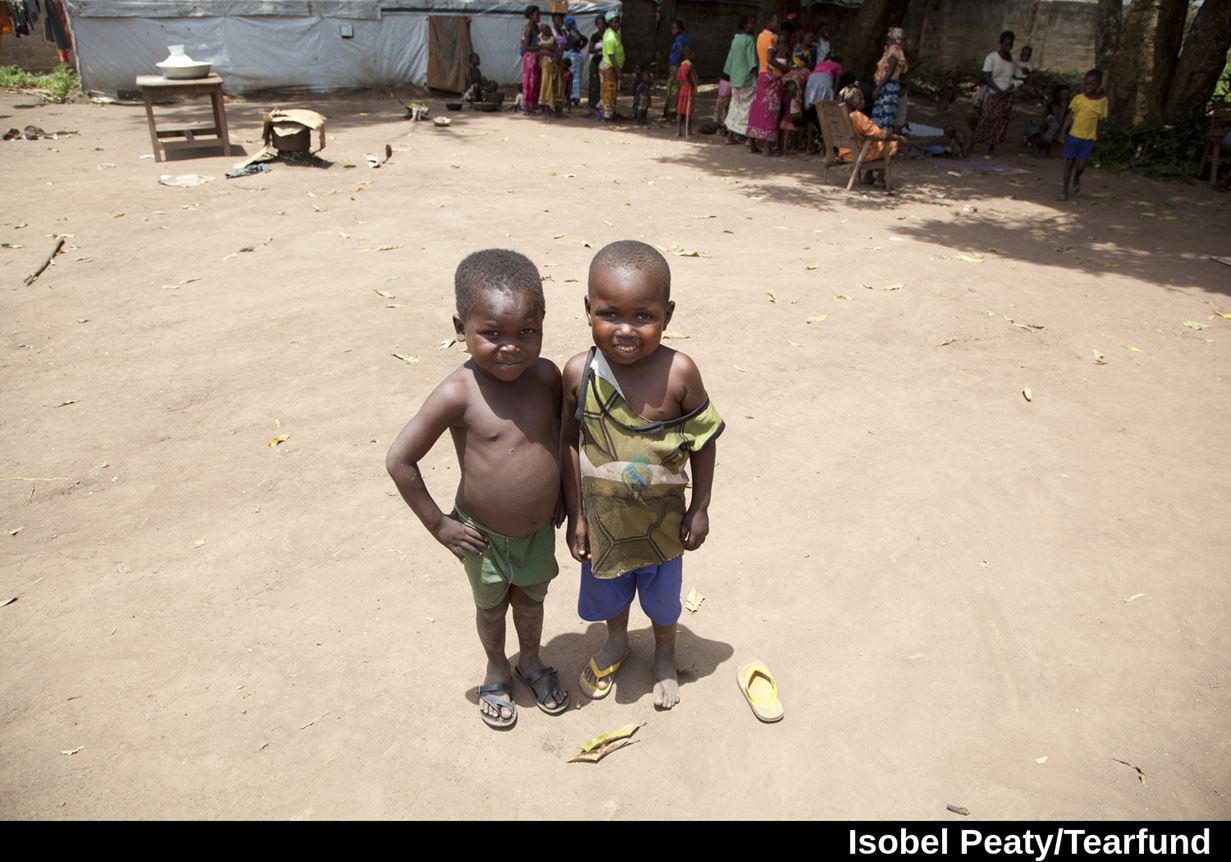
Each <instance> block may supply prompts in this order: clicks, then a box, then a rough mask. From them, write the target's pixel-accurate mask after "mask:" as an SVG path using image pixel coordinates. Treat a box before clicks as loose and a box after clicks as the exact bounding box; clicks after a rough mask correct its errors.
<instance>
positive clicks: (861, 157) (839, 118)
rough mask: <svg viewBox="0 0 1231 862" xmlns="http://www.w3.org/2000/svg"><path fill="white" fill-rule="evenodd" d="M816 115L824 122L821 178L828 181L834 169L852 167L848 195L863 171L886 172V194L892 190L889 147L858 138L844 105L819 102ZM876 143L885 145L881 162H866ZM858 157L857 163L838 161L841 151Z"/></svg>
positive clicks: (847, 185) (869, 139)
mask: <svg viewBox="0 0 1231 862" xmlns="http://www.w3.org/2000/svg"><path fill="white" fill-rule="evenodd" d="M816 114H817V117H818V118H819V119H820V121H821V138H822V147H823V149H824V154H825V162H824V164H823V165H822V166H821V167H822V171H823V173H822V176H823V177H824V178H825V179H828V178H829V169H830V168H831V167H833V166H834V165H852V166H853V169H852V170H851V179H850V181H849V182H848V183H847V184H846V190H847V191H848V192H849V191H850V190H851V189H852V188H853V187H854V186H855V178H856V177H858V176H859V172H860V171H884V172H885V191H889V190H890V189H891V188H892V185H890V171H891V167H892V162H893V154H892V153H891V152H890V151H889V150H890V148H889V143H888V142H887V141H885V142H879V141H875V140H873V139H872V138H861V137H859V136H858V135H856V134H855V129H854V127H853V126H852V125H851V117H850V114H848V113H847V112H846V107H845V106H844V105H843V104H842V103H841V102H817V103H816ZM875 143H884V144H885V148H884V155H883V156H882V157H881V158H879V159H869V160H866V161H865V157H866V156H867V154H868V150H869V149H871V147H872V145H873V144H875ZM844 147H845V148H846V149H848V150H850V151H851V152H852V153H856V154H857V155H856V158H855V161H854V162H848V161H845V160H843V159H841V158H839V157H838V153H839V152H840V150H841V149H842V148H844Z"/></svg>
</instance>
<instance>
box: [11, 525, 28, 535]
mask: <svg viewBox="0 0 1231 862" xmlns="http://www.w3.org/2000/svg"><path fill="white" fill-rule="evenodd" d="M25 528H26V525H25V524H22V525H21V526H20V527H18V528H17V529H16V530H9V535H10V536H16V535H17V534H18V533H20V532H21V531H22V530H24V529H25Z"/></svg>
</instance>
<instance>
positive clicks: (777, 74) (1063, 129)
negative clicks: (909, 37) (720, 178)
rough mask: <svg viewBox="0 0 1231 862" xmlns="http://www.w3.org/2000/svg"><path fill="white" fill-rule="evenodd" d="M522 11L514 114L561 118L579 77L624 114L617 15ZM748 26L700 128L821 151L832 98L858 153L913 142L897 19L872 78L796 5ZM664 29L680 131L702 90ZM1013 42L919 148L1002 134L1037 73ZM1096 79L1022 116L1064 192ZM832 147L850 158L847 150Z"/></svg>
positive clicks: (689, 54)
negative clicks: (958, 117)
mask: <svg viewBox="0 0 1231 862" xmlns="http://www.w3.org/2000/svg"><path fill="white" fill-rule="evenodd" d="M525 17H526V26H525V28H524V30H523V32H522V37H521V43H520V49H521V56H522V87H521V96H520V101H521V108H522V110H524V111H526V112H527V113H545V114H550V115H559V114H560V113H562V112H563V111H564V110H565V109H571V108H572V107H577V106H580V105H581V89H582V79H583V77H588V79H589V103H590V107H591V108H592V109H593V110H594V112H595V115H596V117H597V118H598V119H599V120H605V121H611V120H615V119H621V117H619V115H618V114H617V113H616V102H617V97H618V94H619V91H620V76H621V72H622V70H623V68H624V46H623V43H622V41H621V38H620V25H621V21H620V13H619V11H611V12H608V13H606V14H605V15H600V16H598V17H597V18H596V19H595V22H594V23H595V27H596V31H595V33H594V34H593V35H591V36H590V37H589V38H588V39H587V38H586V37H585V36H583V35H582V33H581V32H580V30H579V29H578V27H577V21H576V19H575V18H573V17H572V16H566V15H563V14H553V15H552V16H551V24H550V25H547V24H543V23H541V21H540V17H541V15H540V10H539V8H538V7H537V6H528V7H526V10H525ZM754 33H756V29H755V20H754V18H753V17H752V16H747V15H746V16H744V17H742V18H740V19H739V22H738V24H737V26H736V32H735V35H734V37H733V38H732V40H731V44H730V48H729V49H728V51H727V57H726V62H725V63H724V64H723V69H722V75H721V79H720V80H719V82H718V101H717V105H716V110H715V115H714V118H713V121H712V123H707V126H709V127H710V128H707V129H705V130H706V131H711V132H713V131H718V132H720V133H721V134H722V135H725V136H726V138H727V143H728V144H746V145H747V146H748V149H749V150H750V151H751V152H754V153H755V152H762V151H763V152H765V153H766V154H768V155H784V154H790V153H792V152H804V153H808V152H819V151H820V147H821V146H822V145H823V144H822V140H821V135H820V125H821V124H820V118H819V115H818V105H819V104H820V103H822V102H829V101H834V100H836V101H838V102H840V103H841V104H842V105H843V106H844V107H845V108H846V110H847V113H848V115H849V117H850V122H851V128H852V130H853V131H854V132H855V134H856V135H857V136H858V137H859V138H862V139H865V140H867V139H870V140H871V141H872V144H871V146H870V147H869V149H868V152H867V153H865V156H864V158H865V160H868V161H874V160H876V159H879V158H881V157H882V156H884V155H885V154H889V155H893V154H895V153H897V151H898V149H899V145H900V144H908V143H910V139H909V138H908V136H907V134H906V131H907V126H908V123H907V117H906V107H907V102H906V86H907V85H906V76H907V73H908V72H909V70H910V65H911V64H910V61H909V58H908V57H907V55H906V49H905V47H904V44H903V42H904V37H905V34H904V33H903V31H902V28H901V27H891V28H889V30H888V32H887V33H886V34H885V40H884V44H883V46H882V51H881V56H880V59H879V60H878V61H877V64H876V71H875V73H874V74H873V76H872V79H871V80H870V81H864V80H859V79H858V78H857V77H856V75H855V74H853V73H852V72H850V71H844V70H843V68H842V65H841V64H840V63H839V62H838V60H837V58H836V57H835V56H834V55H833V51H832V45H831V42H830V33H829V26H828V24H827V23H825V22H818V23H814V24H808V25H801V23H800V20H799V15H798V13H795V12H792V13H790V14H788V15H786V16H780V15H778V14H777V13H774V14H771V15H770V16H769V18H768V20H766V22H765V25H764V27H763V28H762V29H761V30H760V32H759V33H757V34H756V35H755V36H754ZM671 36H672V42H671V48H670V53H669V55H668V76H667V92H666V97H665V99H664V101H663V105H662V115H661V116H662V119H664V120H670V119H671V118H672V117H674V118H675V119H676V122H677V134H678V135H679V136H681V137H688V136H689V134H690V132H691V124H692V118H693V116H694V114H695V109H696V97H697V91H698V89H699V86H700V81H699V79H698V77H697V72H696V67H695V65H694V62H693V52H694V45H693V42H692V38H691V37H690V36H689V35H688V34H687V32H686V28H685V25H684V22H683V21H682V20H679V19H677V20H675V21H674V22H672V24H671ZM1015 41H1016V37H1015V36H1014V34H1013V32H1012V31H1008V30H1006V31H1005V32H1003V33H1001V34H1000V40H999V47H998V49H997V50H996V51H993V52H991V53H989V54H988V55H987V57H986V58H985V60H984V62H983V81H982V84H981V86H980V87H979V90H978V91H977V92H976V94H975V97H974V101H973V104H972V107H971V108H970V110H969V112H968V113H967V117H966V123H967V126H968V130H966V129H959V128H958V127H957V124H949V125H946V126H944V128H943V130H941V129H933V130H932V135H931V139H930V140H929V141H928V142H927V143H926V144H925V145H922V146H920V150H921V151H922V152H923V153H924V154H927V155H938V156H948V157H952V158H962V159H964V158H968V157H969V156H970V155H971V153H972V151H973V149H974V147H976V146H978V145H980V144H982V145H985V146H986V147H987V154H988V156H991V155H992V154H993V153H994V152H995V149H996V147H997V146H999V145H1000V144H1002V143H1003V142H1004V139H1005V137H1006V135H1007V133H1008V128H1009V121H1010V119H1011V117H1012V112H1013V101H1014V94H1015V92H1016V91H1017V90H1018V89H1019V88H1020V87H1021V86H1022V84H1023V83H1024V82H1025V81H1026V79H1027V77H1028V76H1029V75H1030V73H1031V71H1032V70H1033V65H1032V63H1031V59H1032V51H1031V48H1030V46H1029V45H1026V46H1024V47H1023V48H1022V49H1021V51H1020V52H1019V53H1018V54H1017V56H1014V54H1013V47H1014V43H1015ZM472 66H473V67H474V68H475V69H476V70H477V57H475V58H472ZM587 69H588V76H587V75H585V72H586V71H587ZM632 74H633V86H632V92H633V119H634V120H635V121H637V122H639V123H643V124H645V123H648V122H649V113H650V102H651V96H652V91H653V83H652V80H651V78H650V74H649V71H648V70H647V69H645V68H644V67H642V66H637V67H636V68H635V69H634V70H633V71H632ZM483 80H484V79H482V77H481V75H478V74H477V72H476V77H475V83H478V84H482V83H483ZM468 83H470V80H469V78H468ZM487 83H490V82H487ZM1101 86H1102V73H1101V72H1100V71H1099V70H1097V69H1094V70H1091V71H1090V72H1089V73H1087V75H1086V76H1085V79H1084V81H1083V85H1082V92H1081V93H1079V94H1078V95H1077V96H1073V97H1072V98H1070V96H1069V91H1068V88H1067V87H1063V86H1057V87H1056V88H1054V89H1053V91H1052V94H1051V98H1050V100H1049V102H1048V105H1047V106H1046V109H1045V113H1044V115H1043V118H1042V120H1041V121H1031V122H1030V123H1028V124H1027V128H1026V134H1025V139H1024V140H1025V143H1026V145H1027V146H1029V147H1031V148H1033V149H1034V150H1036V151H1038V152H1041V153H1043V154H1049V153H1050V151H1051V148H1052V147H1053V146H1054V145H1056V144H1058V143H1063V144H1064V146H1065V160H1066V174H1065V176H1066V179H1065V191H1064V197H1067V196H1068V195H1069V194H1070V193H1071V192H1076V191H1078V190H1080V183H1081V174H1082V171H1084V169H1085V166H1086V163H1087V162H1088V160H1089V158H1090V155H1091V151H1092V149H1093V142H1094V140H1096V139H1097V137H1098V129H1099V124H1100V122H1101V121H1102V120H1103V119H1104V118H1106V116H1107V99H1106V97H1105V96H1103V95H1102V93H1101ZM940 132H943V134H940ZM1074 140H1076V141H1078V142H1081V143H1074ZM912 151H913V150H912ZM838 155H839V158H842V159H846V160H851V161H853V160H854V159H855V154H854V153H852V152H850V150H849V149H843V150H841V151H840V152H839V153H838ZM877 179H878V177H877V175H876V173H873V172H869V173H867V174H865V176H864V177H863V181H864V182H867V183H873V182H876V181H877Z"/></svg>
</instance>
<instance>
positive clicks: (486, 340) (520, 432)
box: [385, 249, 568, 729]
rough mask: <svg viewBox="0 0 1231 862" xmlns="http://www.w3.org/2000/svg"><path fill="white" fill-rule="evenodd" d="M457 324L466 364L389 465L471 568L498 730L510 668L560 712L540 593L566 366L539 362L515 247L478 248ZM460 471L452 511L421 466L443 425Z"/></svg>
mask: <svg viewBox="0 0 1231 862" xmlns="http://www.w3.org/2000/svg"><path fill="white" fill-rule="evenodd" d="M454 287H455V290H456V294H457V313H456V314H455V315H454V316H453V326H454V328H455V329H456V330H457V338H458V340H459V341H462V340H464V341H465V342H466V349H467V351H468V352H469V353H470V359H469V360H467V361H466V363H465V364H463V365H462V366H461V367H460V368H458V369H457V370H456V371H454V372H453V373H452V374H450V375H449V376H448V377H446V378H445V379H444V381H443V382H441V384H440V385H439V386H437V387H436V389H435V390H434V391H433V392H432V393H431V394H430V395H428V397H427V400H425V401H424V402H423V406H422V407H420V408H419V412H418V414H417V415H416V416H415V417H414V418H413V419H411V420H410V422H409V423H408V424H407V425H406V427H405V428H404V429H402V433H401V434H399V435H398V437H397V439H396V440H394V441H393V445H392V446H391V447H390V448H389V455H388V457H387V458H386V461H385V466H386V467H387V468H388V470H389V475H390V476H392V477H393V481H394V484H396V485H397V488H398V491H400V492H401V494H402V498H403V499H404V500H405V501H406V503H407V505H409V506H410V508H411V510H412V511H413V512H414V513H415V515H417V516H418V518H419V520H420V521H421V522H423V526H424V527H426V528H427V530H428V532H429V533H431V534H432V536H433V537H434V538H435V539H436V541H438V542H440V544H442V545H444V546H445V547H446V548H448V550H449V552H450V553H451V554H453V555H454V556H456V557H457V558H458V559H459V560H460V561H462V563H463V565H464V566H465V569H466V576H467V577H468V578H469V580H470V588H471V592H472V594H473V596H474V603H475V607H476V609H477V611H476V614H475V621H476V623H477V625H478V629H479V640H480V642H481V643H482V644H483V649H484V651H485V652H486V653H487V674H486V676H485V677H484V679H483V684H482V685H481V686H480V687H479V710H480V717H481V718H482V719H483V721H484V722H485V723H487V724H488V725H490V726H491V727H494V728H497V729H506V728H509V727H512V726H513V724H514V723H515V722H516V721H517V707H516V705H515V704H514V703H513V699H512V693H513V680H512V671H513V670H515V671H516V673H517V676H518V678H519V679H520V680H521V681H522V682H524V683H525V684H526V685H527V686H528V687H529V688H530V689H531V691H532V692H533V694H534V698H535V701H536V702H537V703H538V706H539V709H541V710H543V712H546V713H547V714H549V715H559V714H560V713H562V712H564V711H565V709H567V707H568V693H567V692H566V691H565V690H564V689H563V688H562V687H561V686H560V679H559V675H558V674H557V672H556V669H555V668H553V667H547V666H545V664H544V663H543V660H542V659H541V658H540V657H539V641H540V640H541V637H542V633H543V599H544V598H546V596H547V586H548V584H549V583H550V582H551V580H552V578H554V577H555V576H556V574H557V573H558V571H559V569H558V567H557V566H556V559H555V529H554V528H555V527H556V526H558V525H559V524H560V523H561V521H562V520H563V509H562V508H561V499H560V468H559V460H558V453H559V416H560V372H559V370H558V369H557V368H556V366H555V365H554V364H552V363H551V362H550V361H548V360H546V359H542V358H540V357H539V351H540V350H541V348H542V345H543V316H544V313H545V310H546V308H545V303H544V301H543V285H542V281H541V280H540V278H539V273H538V270H537V269H536V268H535V266H534V264H533V263H531V262H530V260H529V259H527V258H526V257H525V256H523V255H520V254H518V253H517V252H514V251H506V250H503V249H488V250H486V251H477V252H475V253H474V254H472V255H470V256H469V257H467V258H466V259H465V260H463V261H462V262H461V264H460V265H459V266H458V268H457V274H456V275H455V276H454ZM446 430H448V432H449V433H450V435H451V436H452V437H453V446H454V448H455V449H456V450H457V460H458V464H459V465H460V466H461V474H462V475H461V481H460V484H459V485H458V488H457V496H456V502H455V504H454V506H453V509H452V511H451V512H450V513H449V514H448V515H446V514H445V513H444V512H443V511H441V509H440V507H439V506H437V505H436V502H435V500H433V499H432V496H431V494H429V493H428V490H427V488H426V486H425V485H424V482H423V476H422V474H421V473H420V471H419V461H420V460H422V459H423V458H424V457H425V456H426V455H427V453H428V452H429V451H430V450H431V448H432V446H433V444H435V442H436V441H437V439H439V438H440V436H441V435H442V434H443V433H444V432H445V431H446ZM510 606H512V608H513V627H514V628H515V629H516V630H517V638H518V642H519V644H520V648H521V649H520V652H519V653H518V657H517V665H516V668H510V666H509V660H508V658H507V657H506V656H505V652H504V635H505V622H504V621H505V612H506V610H507V609H508V608H509V607H510Z"/></svg>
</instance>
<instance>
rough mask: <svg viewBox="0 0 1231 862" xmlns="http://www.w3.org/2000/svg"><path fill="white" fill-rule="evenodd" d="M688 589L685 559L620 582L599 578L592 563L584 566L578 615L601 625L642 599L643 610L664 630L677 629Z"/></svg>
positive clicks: (639, 571) (648, 568) (647, 569)
mask: <svg viewBox="0 0 1231 862" xmlns="http://www.w3.org/2000/svg"><path fill="white" fill-rule="evenodd" d="M683 585H684V557H683V556H682V555H681V556H679V557H676V558H675V559H674V560H668V561H667V562H665V563H662V564H660V565H657V566H645V567H643V568H640V569H635V570H633V571H631V572H625V573H624V574H622V575H620V576H619V577H616V578H596V577H594V575H593V574H592V573H591V571H590V562H589V560H587V561H586V562H584V563H582V564H581V591H580V594H579V595H578V597H577V613H578V614H579V615H580V616H581V618H582V619H583V620H589V621H590V622H599V621H600V620H609V619H611V618H612V617H615V616H619V615H620V614H621V613H623V612H624V610H625V608H627V607H628V606H629V605H631V604H632V603H633V594H634V593H636V594H638V595H639V596H641V609H642V610H643V611H645V615H646V616H647V617H649V618H650V620H651V621H653V622H655V623H657V624H658V625H660V626H669V625H673V624H674V623H675V622H676V620H678V619H679V618H680V611H681V610H682V608H681V606H680V589H681V587H683Z"/></svg>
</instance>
